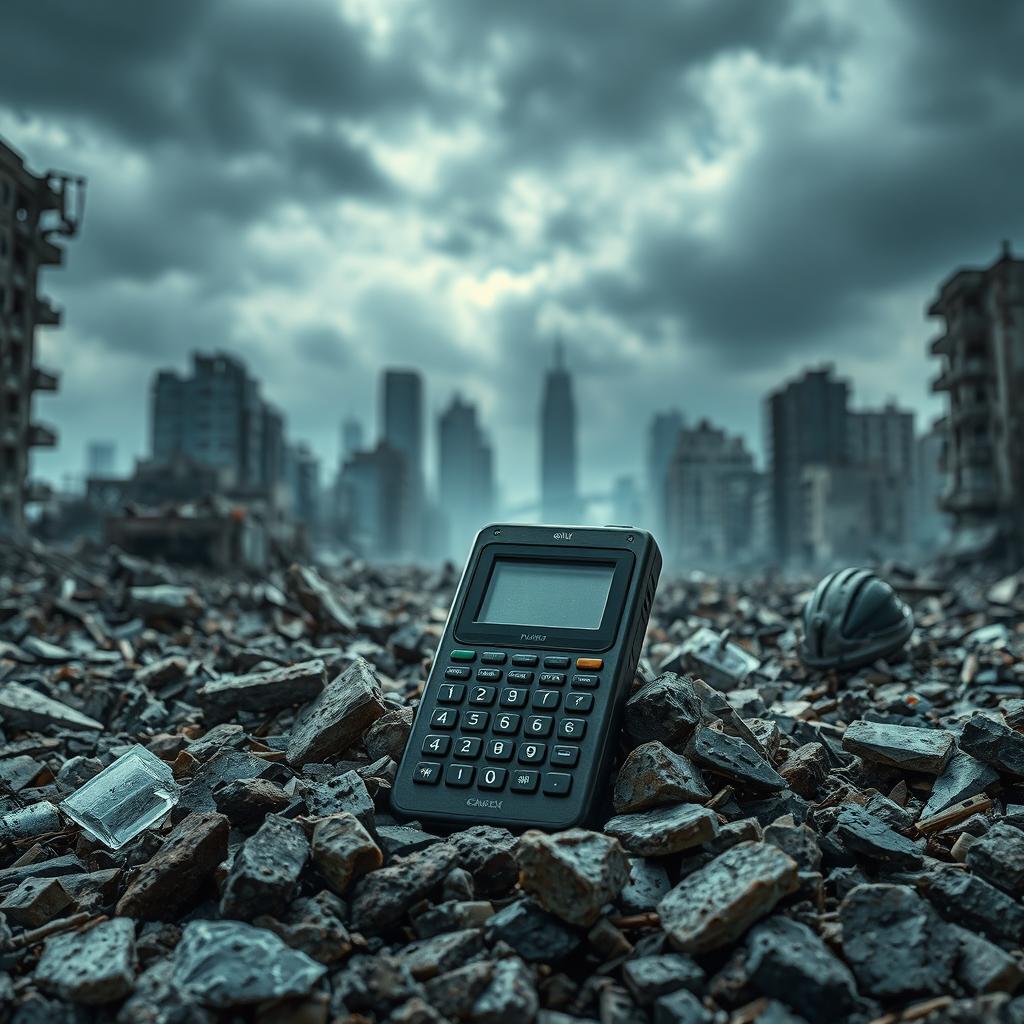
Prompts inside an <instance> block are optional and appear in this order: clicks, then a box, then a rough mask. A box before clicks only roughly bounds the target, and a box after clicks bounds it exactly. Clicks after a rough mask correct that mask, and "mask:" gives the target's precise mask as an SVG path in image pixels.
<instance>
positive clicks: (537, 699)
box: [437, 683, 594, 714]
mask: <svg viewBox="0 0 1024 1024" xmlns="http://www.w3.org/2000/svg"><path fill="white" fill-rule="evenodd" d="M531 692H532V693H533V698H532V700H531V701H530V703H531V705H532V706H533V707H535V708H537V709H538V710H541V711H554V710H555V709H556V708H557V707H558V706H559V705H560V704H561V703H562V695H561V693H559V691H558V690H533V691H530V690H524V689H521V688H518V687H509V688H506V689H504V690H502V691H501V697H500V699H499V701H498V703H499V704H500V705H501V707H503V708H525V707H526V702H527V699H528V698H529V697H530V694H531ZM465 696H466V687H465V686H463V685H462V683H443V684H442V685H441V686H440V687H439V688H438V692H437V702H438V704H461V703H462V701H463V698H464V697H465ZM497 696H498V691H497V689H496V688H495V687H493V686H471V687H470V688H469V703H470V704H476V705H478V706H480V707H485V708H489V707H490V706H491V705H492V704H493V703H494V700H495V698H496V697H497ZM593 706H594V695H593V694H592V693H579V692H578V691H575V690H574V691H573V692H572V693H567V694H566V695H565V708H566V710H567V711H578V712H580V714H586V713H587V712H588V711H590V710H591V709H592V708H593Z"/></svg>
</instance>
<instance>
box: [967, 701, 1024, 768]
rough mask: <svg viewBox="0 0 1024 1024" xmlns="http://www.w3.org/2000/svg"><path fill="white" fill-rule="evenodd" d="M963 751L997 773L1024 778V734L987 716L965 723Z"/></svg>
mask: <svg viewBox="0 0 1024 1024" xmlns="http://www.w3.org/2000/svg"><path fill="white" fill-rule="evenodd" d="M960 749H961V750H964V751H966V752H967V753H968V754H970V755H971V756H972V757H975V758H977V759H978V760H979V761H981V762H983V763H984V764H987V765H991V766H992V767H993V768H995V769H996V770H997V771H1000V772H1006V773H1007V774H1008V775H1018V776H1024V735H1022V734H1021V733H1019V732H1017V731H1015V730H1014V729H1011V728H1010V727H1009V726H1008V725H1004V724H1003V723H1002V722H996V721H995V720H993V719H991V718H989V717H988V716H987V715H984V714H977V715H975V716H974V717H973V718H971V719H969V720H968V721H966V722H965V723H964V727H963V731H962V732H961V733H960Z"/></svg>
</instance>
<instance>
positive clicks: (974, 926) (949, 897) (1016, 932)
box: [924, 870, 1024, 944]
mask: <svg viewBox="0 0 1024 1024" xmlns="http://www.w3.org/2000/svg"><path fill="white" fill-rule="evenodd" d="M924 894H925V895H926V896H927V897H928V899H929V900H930V901H931V902H932V904H933V905H934V906H935V908H936V909H937V910H938V911H939V913H940V914H942V916H943V917H944V918H946V920H947V921H953V922H954V923H956V924H961V925H964V926H965V927H967V928H970V929H971V931H975V932H982V933H984V934H985V935H987V936H988V937H989V938H990V939H994V940H995V941H996V942H998V941H1000V940H1005V941H1007V942H1013V943H1016V944H1019V943H1020V942H1021V939H1022V938H1024V907H1022V906H1021V905H1020V904H1019V903H1018V902H1017V901H1016V900H1014V899H1013V898H1012V897H1010V896H1007V894H1006V893H1005V892H1003V891H1002V890H1001V889H997V888H996V887H995V886H994V885H989V883H988V882H986V881H984V880H983V879H981V878H978V877H977V876H975V875H971V874H968V873H967V872H966V871H956V870H940V871H935V872H933V873H932V874H931V875H929V876H928V879H927V884H926V886H925V888H924Z"/></svg>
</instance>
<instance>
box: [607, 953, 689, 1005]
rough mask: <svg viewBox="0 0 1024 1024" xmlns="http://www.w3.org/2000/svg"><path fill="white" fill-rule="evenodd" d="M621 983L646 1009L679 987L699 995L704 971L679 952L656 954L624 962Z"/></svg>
mask: <svg viewBox="0 0 1024 1024" xmlns="http://www.w3.org/2000/svg"><path fill="white" fill-rule="evenodd" d="M622 980H623V981H624V982H625V983H626V987H627V988H628V989H629V991H630V992H631V993H632V994H633V998H634V999H635V1000H636V1001H637V1002H638V1003H639V1004H640V1005H641V1006H649V1005H650V1004H651V1003H653V1002H654V1001H655V999H657V998H659V997H660V996H663V995H667V994H668V993H669V992H675V991H676V990H677V989H680V988H685V989H687V990H688V991H690V992H699V991H700V990H701V988H703V985H704V969H703V968H702V967H701V966H700V964H698V963H697V961H696V960H694V959H693V958H692V957H689V956H686V955H684V954H683V953H659V954H655V955H653V956H639V957H635V958H633V959H632V960H627V961H626V962H625V963H624V964H623V965H622Z"/></svg>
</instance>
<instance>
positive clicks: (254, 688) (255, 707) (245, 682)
mask: <svg viewBox="0 0 1024 1024" xmlns="http://www.w3.org/2000/svg"><path fill="white" fill-rule="evenodd" d="M326 683H327V669H326V668H325V666H324V662H323V659H322V658H313V659H312V660H311V661H302V662H299V663H298V664H296V665H288V666H285V667H280V668H275V669H271V670H270V671H269V672H250V673H248V674H247V675H242V676H221V677H220V678H219V679H214V680H212V681H211V682H209V683H207V684H206V685H205V686H203V687H201V688H200V689H199V692H198V693H197V694H196V699H197V700H198V701H199V705H200V707H202V708H203V710H204V711H205V712H206V713H207V716H208V718H210V719H212V720H214V721H215V720H216V719H218V718H228V717H230V716H232V715H234V714H235V713H237V712H238V711H280V710H281V709H282V708H290V707H295V706H296V705H298V704H304V703H306V701H309V700H312V699H313V698H314V697H316V696H317V694H319V693H320V691H321V690H323V688H324V685H325V684H326Z"/></svg>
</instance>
